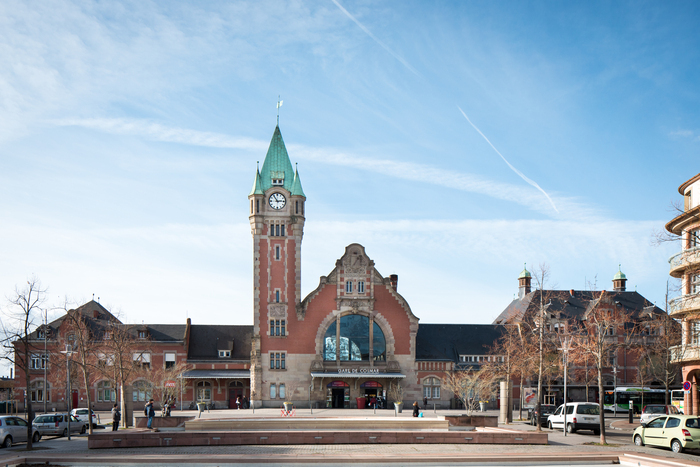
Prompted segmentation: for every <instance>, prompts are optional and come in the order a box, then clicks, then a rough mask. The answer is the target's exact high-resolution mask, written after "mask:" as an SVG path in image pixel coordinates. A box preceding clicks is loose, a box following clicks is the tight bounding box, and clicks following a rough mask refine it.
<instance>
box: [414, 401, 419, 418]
mask: <svg viewBox="0 0 700 467" xmlns="http://www.w3.org/2000/svg"><path fill="white" fill-rule="evenodd" d="M419 413H420V408H419V407H418V401H415V402H414V403H413V416H414V417H417V416H418V414H419Z"/></svg>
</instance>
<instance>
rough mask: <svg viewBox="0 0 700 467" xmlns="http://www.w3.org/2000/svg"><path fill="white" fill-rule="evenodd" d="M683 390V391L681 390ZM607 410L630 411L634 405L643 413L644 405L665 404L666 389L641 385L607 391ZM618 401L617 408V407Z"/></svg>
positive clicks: (605, 405)
mask: <svg viewBox="0 0 700 467" xmlns="http://www.w3.org/2000/svg"><path fill="white" fill-rule="evenodd" d="M681 392H682V391H681ZM603 403H604V407H605V410H607V411H609V412H628V411H629V410H630V405H633V410H634V412H635V413H641V411H642V408H643V406H642V405H649V404H662V405H663V404H665V403H666V390H665V389H652V388H641V387H629V388H628V387H618V388H615V390H614V391H605V398H604V400H603ZM615 403H617V409H615Z"/></svg>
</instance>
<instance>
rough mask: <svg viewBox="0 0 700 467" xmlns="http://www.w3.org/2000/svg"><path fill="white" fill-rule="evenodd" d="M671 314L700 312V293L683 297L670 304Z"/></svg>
mask: <svg viewBox="0 0 700 467" xmlns="http://www.w3.org/2000/svg"><path fill="white" fill-rule="evenodd" d="M668 309H669V313H670V314H672V315H673V314H675V313H681V312H686V311H692V310H700V293H694V294H688V295H681V296H680V297H677V298H674V299H673V300H671V301H670V302H668Z"/></svg>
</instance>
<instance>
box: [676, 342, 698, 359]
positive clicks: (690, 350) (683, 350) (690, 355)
mask: <svg viewBox="0 0 700 467" xmlns="http://www.w3.org/2000/svg"><path fill="white" fill-rule="evenodd" d="M670 350H671V362H673V363H681V362H690V361H693V360H700V344H693V345H677V346H675V347H671V349H670Z"/></svg>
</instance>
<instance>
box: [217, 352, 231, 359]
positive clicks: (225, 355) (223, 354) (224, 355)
mask: <svg viewBox="0 0 700 467" xmlns="http://www.w3.org/2000/svg"><path fill="white" fill-rule="evenodd" d="M219 358H231V351H230V350H219Z"/></svg>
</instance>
